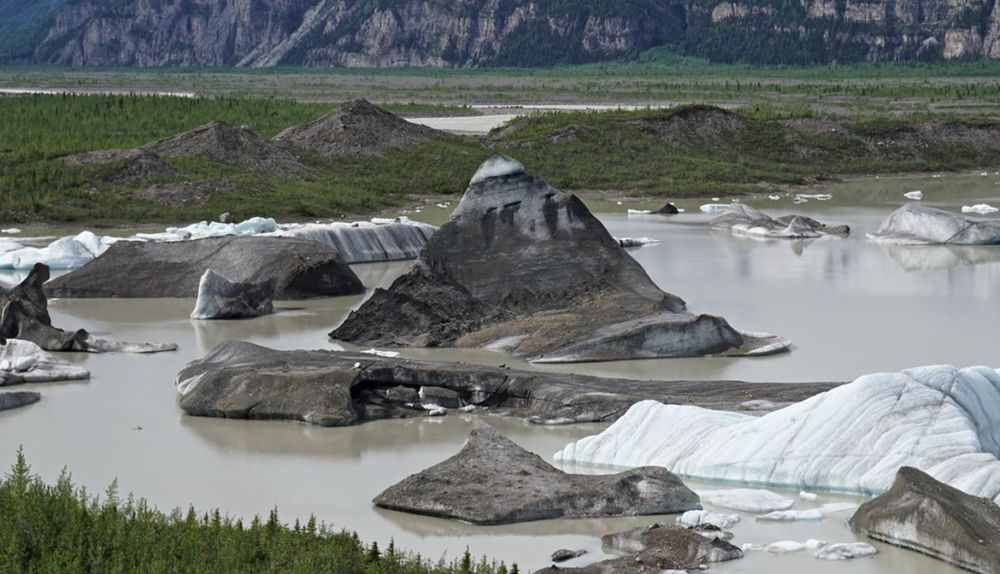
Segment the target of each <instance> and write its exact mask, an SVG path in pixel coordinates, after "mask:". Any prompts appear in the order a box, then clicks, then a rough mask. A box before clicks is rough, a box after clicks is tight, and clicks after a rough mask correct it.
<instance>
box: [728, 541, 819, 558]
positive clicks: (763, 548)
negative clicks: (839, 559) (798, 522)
mask: <svg viewBox="0 0 1000 574" xmlns="http://www.w3.org/2000/svg"><path fill="white" fill-rule="evenodd" d="M824 546H826V542H824V541H823V540H816V539H815V538H810V539H809V540H806V541H805V542H796V541H794V540H781V541H778V542H771V543H770V544H752V543H747V544H744V545H743V546H742V549H743V551H744V552H751V551H753V552H767V553H768V554H788V553H789V552H801V551H803V550H818V549H820V548H822V547H824Z"/></svg>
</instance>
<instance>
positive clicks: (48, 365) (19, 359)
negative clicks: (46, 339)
mask: <svg viewBox="0 0 1000 574" xmlns="http://www.w3.org/2000/svg"><path fill="white" fill-rule="evenodd" d="M0 370H3V371H7V372H13V373H16V375H17V377H19V378H21V379H23V380H24V382H26V383H48V382H52V381H72V380H78V379H89V378H90V371H88V370H87V369H84V368H83V367H78V366H76V365H74V364H72V363H70V362H69V361H66V360H65V359H60V358H59V357H56V356H55V355H53V354H52V353H49V352H47V351H44V350H42V348H41V347H39V346H38V345H36V344H35V343H32V342H31V341H25V340H24V339H7V343H6V344H5V345H0ZM0 384H2V383H0Z"/></svg>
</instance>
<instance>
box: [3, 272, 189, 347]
mask: <svg viewBox="0 0 1000 574" xmlns="http://www.w3.org/2000/svg"><path fill="white" fill-rule="evenodd" d="M48 279H49V268H48V267H47V266H45V265H43V264H41V263H36V264H35V266H34V267H32V268H31V271H30V272H29V273H28V276H27V277H25V279H24V281H22V282H21V283H20V284H19V285H18V286H16V287H14V288H12V289H7V288H5V287H0V343H7V342H8V341H10V340H13V339H24V340H26V341H31V342H32V343H35V344H36V345H38V346H39V347H41V348H42V349H45V350H46V351H89V352H94V353H101V352H106V351H124V352H129V353H156V352H159V351H173V350H175V349H177V345H174V344H172V343H122V342H115V341H108V340H105V339H98V338H97V337H94V336H92V335H90V334H89V333H87V331H85V330H83V329H77V330H76V331H72V332H71V331H64V330H62V329H59V328H56V327H53V326H52V319H51V317H49V309H48V298H47V297H46V296H45V292H44V290H43V284H44V283H45V282H46V281H47V280H48Z"/></svg>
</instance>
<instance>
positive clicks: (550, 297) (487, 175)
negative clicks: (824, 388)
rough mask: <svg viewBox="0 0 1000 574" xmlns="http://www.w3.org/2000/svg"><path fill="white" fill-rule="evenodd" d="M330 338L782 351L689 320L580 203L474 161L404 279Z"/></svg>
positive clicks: (523, 351) (516, 173) (603, 353)
mask: <svg viewBox="0 0 1000 574" xmlns="http://www.w3.org/2000/svg"><path fill="white" fill-rule="evenodd" d="M330 336H331V337H334V338H336V339H341V340H345V341H350V342H353V343H358V344H365V345H377V346H397V345H405V346H460V347H483V348H489V349H495V350H502V351H506V352H510V353H514V354H517V355H521V356H526V357H529V358H530V360H533V361H539V362H574V361H602V360H620V359H638V358H654V357H690V356H699V355H723V354H724V355H752V354H765V353H770V352H776V351H780V350H784V349H785V348H787V346H788V345H789V342H788V341H787V340H785V339H782V338H779V337H774V336H770V335H758V334H748V333H741V332H739V331H737V330H735V329H733V328H732V327H730V326H729V324H728V323H727V322H726V321H725V320H724V319H721V318H719V317H714V316H711V315H693V314H690V313H688V312H687V311H686V310H685V303H684V301H683V300H681V299H680V298H679V297H677V296H674V295H671V294H669V293H664V292H663V291H661V290H660V289H659V288H658V287H657V286H656V285H655V284H654V283H653V282H652V280H650V278H649V276H648V275H646V272H645V271H644V270H643V269H642V267H641V266H639V264H638V263H636V261H635V260H634V259H632V258H631V257H630V256H629V255H628V254H627V253H626V252H625V251H624V250H623V249H622V248H621V246H620V245H619V244H618V242H617V241H616V240H615V239H614V238H613V237H612V236H611V235H610V234H609V233H608V232H607V230H606V229H605V228H604V226H603V225H601V223H600V222H599V221H598V220H597V218H595V217H594V216H593V215H592V214H591V213H590V211H588V210H587V208H586V207H585V206H584V204H583V202H581V201H580V200H579V199H578V198H576V197H575V196H571V195H567V194H565V193H562V192H561V191H559V190H557V189H555V188H553V187H551V186H549V185H548V184H546V183H545V182H543V181H542V180H540V179H538V178H536V177H532V176H531V175H528V174H526V173H524V168H523V166H521V164H520V163H518V162H516V161H514V160H512V159H510V158H507V157H505V156H494V157H492V158H491V159H489V160H487V161H486V162H484V163H483V165H482V166H481V167H480V168H479V170H478V171H477V172H476V174H475V175H474V176H473V177H472V180H471V183H470V185H469V188H468V190H466V192H465V195H464V196H463V198H462V201H461V202H460V203H459V206H458V208H456V209H455V211H454V212H453V214H452V219H451V221H449V222H448V223H446V224H445V225H443V226H442V227H441V228H440V229H439V230H438V231H437V232H436V233H435V234H434V235H433V237H431V239H430V240H429V241H428V242H427V244H426V245H425V246H424V249H423V251H422V252H421V254H420V257H419V258H418V259H417V261H416V262H415V263H414V264H413V267H411V269H410V271H409V272H408V273H407V274H405V275H403V276H402V277H400V278H399V279H397V280H396V281H395V282H394V283H393V284H392V286H391V287H390V288H389V289H387V290H386V289H378V290H376V291H375V293H374V294H373V295H372V297H371V298H370V299H369V300H368V301H366V302H365V303H364V304H363V305H362V306H361V308H360V309H358V310H356V311H354V312H352V313H351V314H350V316H349V317H348V318H347V319H346V320H345V321H344V323H343V324H342V325H340V326H339V327H338V328H337V329H335V330H334V331H333V332H332V333H330Z"/></svg>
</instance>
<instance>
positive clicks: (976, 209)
mask: <svg viewBox="0 0 1000 574" xmlns="http://www.w3.org/2000/svg"><path fill="white" fill-rule="evenodd" d="M997 211H1000V208H997V207H993V206H992V205H989V204H986V203H977V204H976V205H963V206H962V213H978V214H980V215H986V214H987V213H994V212H997Z"/></svg>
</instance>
